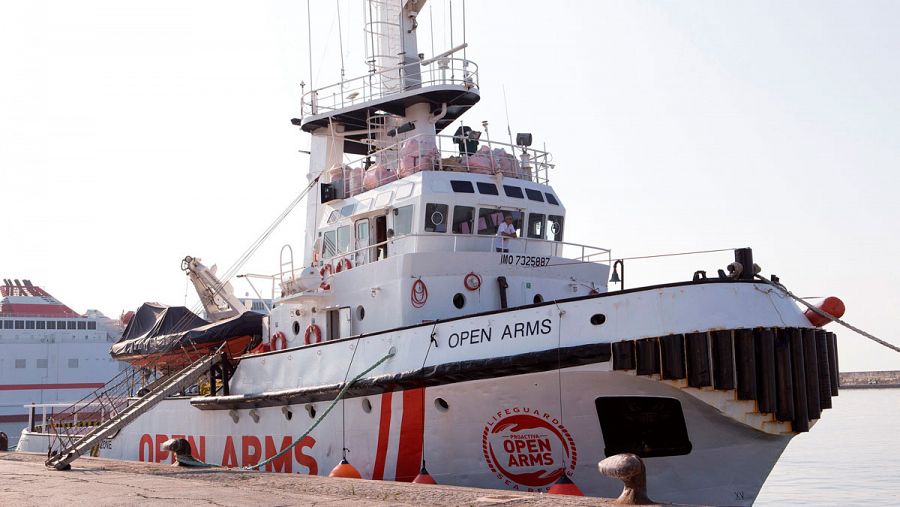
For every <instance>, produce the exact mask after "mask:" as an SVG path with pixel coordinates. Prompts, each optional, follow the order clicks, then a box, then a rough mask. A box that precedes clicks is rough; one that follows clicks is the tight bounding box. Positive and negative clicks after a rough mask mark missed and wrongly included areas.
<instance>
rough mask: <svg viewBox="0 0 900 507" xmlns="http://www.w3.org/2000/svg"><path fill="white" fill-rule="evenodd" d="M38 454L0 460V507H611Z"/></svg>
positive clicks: (576, 500) (557, 498)
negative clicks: (68, 461) (63, 465)
mask: <svg viewBox="0 0 900 507" xmlns="http://www.w3.org/2000/svg"><path fill="white" fill-rule="evenodd" d="M44 459H45V457H44V456H42V455H38V454H24V453H12V452H7V453H0V505H16V506H30V505H40V506H66V507H70V506H81V505H83V506H91V507H95V506H107V505H131V504H138V503H140V504H141V505H166V506H168V507H171V506H172V505H192V506H197V507H199V506H207V505H208V506H245V505H259V506H267V505H271V506H275V505H341V506H344V505H358V506H363V505H365V506H388V505H394V506H396V505H409V506H413V505H415V506H420V505H430V506H462V505H466V506H492V505H502V506H504V507H519V506H536V507H537V506H541V507H543V506H594V507H597V506H612V505H614V504H613V503H611V502H612V500H610V499H603V498H594V497H573V496H561V495H547V494H537V493H527V492H517V491H506V490H492V489H479V488H467V487H458V486H443V485H423V484H412V483H405V482H393V481H370V480H362V479H332V478H329V477H319V476H309V475H301V474H291V475H288V474H277V473H263V472H248V471H238V470H221V469H215V470H213V469H194V468H185V467H177V466H172V465H163V464H155V463H138V462H130V461H117V460H110V459H103V458H87V457H83V458H81V459H79V460H78V461H77V462H76V463H75V464H73V466H72V470H69V471H66V472H59V471H55V470H50V469H47V468H46V467H44Z"/></svg>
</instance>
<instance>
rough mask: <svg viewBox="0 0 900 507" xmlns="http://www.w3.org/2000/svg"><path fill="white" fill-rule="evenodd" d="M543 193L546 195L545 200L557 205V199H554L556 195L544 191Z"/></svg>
mask: <svg viewBox="0 0 900 507" xmlns="http://www.w3.org/2000/svg"><path fill="white" fill-rule="evenodd" d="M544 195H546V196H547V202H549V203H550V204H552V205H554V206H559V201H557V200H556V196H555V195H553V194H551V193H550V192H544Z"/></svg>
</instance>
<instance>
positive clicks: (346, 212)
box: [341, 204, 356, 217]
mask: <svg viewBox="0 0 900 507" xmlns="http://www.w3.org/2000/svg"><path fill="white" fill-rule="evenodd" d="M354 208H356V204H348V205H346V206H344V207H343V208H341V216H342V217H349V216H350V215H352V214H353V209H354Z"/></svg>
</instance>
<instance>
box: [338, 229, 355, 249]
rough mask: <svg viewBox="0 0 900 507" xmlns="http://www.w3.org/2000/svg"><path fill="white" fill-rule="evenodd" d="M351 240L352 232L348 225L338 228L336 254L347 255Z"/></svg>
mask: <svg viewBox="0 0 900 507" xmlns="http://www.w3.org/2000/svg"><path fill="white" fill-rule="evenodd" d="M352 240H353V230H352V229H351V227H350V226H349V225H345V226H343V227H338V230H337V252H338V253H347V252H349V251H350V241H352Z"/></svg>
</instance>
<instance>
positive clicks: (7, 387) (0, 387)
mask: <svg viewBox="0 0 900 507" xmlns="http://www.w3.org/2000/svg"><path fill="white" fill-rule="evenodd" d="M104 385H106V384H104V383H102V382H101V383H99V384H98V383H94V382H84V383H80V384H0V391H27V390H32V389H97V388H98V387H103V386H104Z"/></svg>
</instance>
